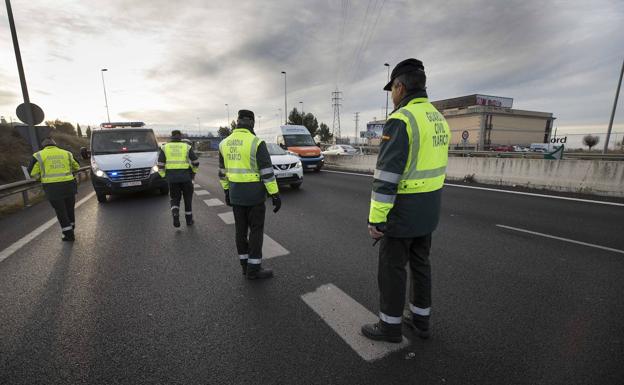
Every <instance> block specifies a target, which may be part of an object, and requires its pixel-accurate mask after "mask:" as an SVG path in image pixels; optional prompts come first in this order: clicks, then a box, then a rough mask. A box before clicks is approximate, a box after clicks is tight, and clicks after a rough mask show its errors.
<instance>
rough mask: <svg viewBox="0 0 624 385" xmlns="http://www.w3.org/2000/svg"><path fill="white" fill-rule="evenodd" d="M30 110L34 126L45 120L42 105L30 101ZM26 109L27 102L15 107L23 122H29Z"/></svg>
mask: <svg viewBox="0 0 624 385" xmlns="http://www.w3.org/2000/svg"><path fill="white" fill-rule="evenodd" d="M30 110H31V111H32V118H33V122H32V124H33V126H36V125H37V124H39V123H41V122H43V118H44V114H43V110H42V109H41V107H39V106H38V105H36V104H34V103H30ZM26 111H27V110H26V103H22V104H20V105H19V106H17V109H15V113H16V114H17V117H18V119H19V120H21V121H22V122H23V123H25V124H28V115H27V114H26Z"/></svg>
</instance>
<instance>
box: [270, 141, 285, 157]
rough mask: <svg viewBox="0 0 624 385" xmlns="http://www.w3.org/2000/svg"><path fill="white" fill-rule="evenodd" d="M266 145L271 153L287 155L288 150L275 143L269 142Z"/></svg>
mask: <svg viewBox="0 0 624 385" xmlns="http://www.w3.org/2000/svg"><path fill="white" fill-rule="evenodd" d="M266 146H267V150H269V155H286V151H284V149H283V148H281V147H280V146H278V145H277V144H275V143H267V144H266Z"/></svg>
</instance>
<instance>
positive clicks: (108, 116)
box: [100, 68, 110, 123]
mask: <svg viewBox="0 0 624 385" xmlns="http://www.w3.org/2000/svg"><path fill="white" fill-rule="evenodd" d="M106 71H108V69H107V68H102V69H101V70H100V73H101V74H102V88H104V103H105V104H106V117H107V118H108V123H110V113H109V112H108V98H107V97H106V84H104V72H106Z"/></svg>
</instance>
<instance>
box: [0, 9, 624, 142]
mask: <svg viewBox="0 0 624 385" xmlns="http://www.w3.org/2000/svg"><path fill="white" fill-rule="evenodd" d="M438 3H443V5H441V4H438ZM12 5H13V13H14V17H15V21H16V25H17V30H18V37H19V39H20V46H21V50H22V57H23V61H24V67H25V70H26V77H27V81H28V87H29V91H30V97H31V101H32V102H34V103H36V104H38V105H39V106H41V107H42V108H43V110H44V111H45V113H46V119H55V118H60V119H62V120H68V121H71V122H74V123H80V124H81V125H87V124H91V125H98V124H99V123H100V122H103V121H105V120H106V110H105V108H104V94H103V90H102V78H101V72H100V69H101V68H108V72H106V73H105V81H106V88H107V92H108V103H109V108H110V112H111V120H115V121H118V120H122V121H123V120H142V121H145V122H147V123H148V124H150V125H154V126H157V127H162V128H174V127H179V128H185V129H187V130H188V129H191V128H192V129H196V128H197V125H198V120H197V118H199V120H200V124H201V127H202V129H208V128H214V127H217V126H219V125H224V124H225V122H226V120H227V110H226V107H225V103H228V104H229V106H230V108H229V110H230V119H233V118H234V116H235V114H236V111H237V110H238V109H240V108H247V109H251V110H253V111H255V112H256V115H260V116H261V118H260V119H259V122H260V125H261V126H264V125H269V124H271V125H277V124H279V117H278V116H277V115H278V113H279V111H278V109H282V114H283V108H284V76H283V75H282V74H281V71H286V72H287V82H288V109H289V110H290V109H292V108H293V107H300V106H301V105H300V104H299V102H300V101H302V102H303V107H304V111H306V112H312V113H314V114H315V115H316V116H317V117H318V118H319V121H322V122H325V123H327V124H328V125H329V126H330V127H331V126H332V120H333V110H332V105H331V93H332V91H334V90H335V89H336V88H338V89H339V90H340V91H342V92H343V94H342V96H343V98H344V100H343V101H342V110H341V120H342V121H341V123H342V132H343V133H345V132H346V133H348V134H350V135H353V134H352V132H353V131H354V125H355V122H354V113H355V112H356V111H357V112H360V117H361V118H360V128H362V127H363V124H364V122H366V121H369V120H372V119H373V118H374V117H377V118H381V117H383V116H384V114H385V111H384V108H385V103H386V94H385V92H383V91H382V88H383V86H384V84H385V82H386V76H387V72H386V67H384V65H383V64H384V63H385V62H388V63H390V64H392V65H394V64H396V63H397V62H399V61H401V60H402V59H405V58H408V57H416V58H418V59H421V60H422V61H423V62H424V64H425V68H426V71H427V75H428V91H429V96H430V98H431V99H433V100H437V99H443V98H450V97H456V96H461V95H467V94H472V93H483V94H489V95H497V96H507V97H512V98H514V107H515V108H519V109H528V110H536V111H545V112H553V113H554V114H555V116H556V117H557V120H556V123H555V125H556V126H558V128H559V130H562V131H565V130H573V129H579V127H580V130H582V131H585V132H587V131H590V130H591V131H606V127H607V124H608V120H609V114H610V112H611V108H612V104H613V98H614V95H615V88H616V85H617V79H618V76H619V71H620V68H621V65H622V61H623V60H624V1H622V0H613V1H609V0H593V1H576V0H574V1H549V0H542V1H533V0H525V1H511V0H510V1H499V2H494V1H487V0H471V1H468V0H467V1H446V2H436V1H428V2H425V1H416V0H411V1H409V0H407V1H399V0H362V1H357V2H356V1H353V0H351V1H345V0H332V1H330V0H324V1H321V0H319V1H314V0H309V1H298V2H295V1H241V0H238V1H231V2H230V1H227V2H226V1H223V2H216V1H215V2H211V1H207V0H201V1H190V0H186V1H170V0H106V1H104V0H90V1H78V0H54V1H52V0H29V1H25V0H13V2H12ZM0 52H2V55H0V115H3V116H5V117H8V116H12V117H13V118H14V119H15V107H16V106H17V105H18V104H19V103H21V102H22V96H21V91H20V87H19V78H18V73H17V67H16V63H15V57H14V54H13V47H12V44H11V38H10V30H9V27H8V19H7V15H6V9H5V8H4V5H2V7H1V10H0ZM623 100H624V97H621V98H620V102H619V106H618V109H619V111H618V114H617V115H616V129H617V130H618V131H624V111H623V109H624V102H623ZM390 104H392V102H390ZM7 120H8V119H7Z"/></svg>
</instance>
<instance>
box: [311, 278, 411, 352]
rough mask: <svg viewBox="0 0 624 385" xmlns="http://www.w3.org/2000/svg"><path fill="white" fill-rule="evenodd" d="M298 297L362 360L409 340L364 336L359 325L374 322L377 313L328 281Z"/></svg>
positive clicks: (397, 346)
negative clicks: (391, 340)
mask: <svg viewBox="0 0 624 385" xmlns="http://www.w3.org/2000/svg"><path fill="white" fill-rule="evenodd" d="M301 299H302V300H303V302H305V303H306V304H307V305H308V306H310V307H311V308H312V310H314V312H315V313H316V314H318V315H319V316H320V317H321V319H323V321H325V322H326V323H327V324H328V325H329V327H331V328H332V329H333V330H334V332H336V334H338V335H339V336H340V338H342V339H343V340H344V341H345V342H346V343H347V344H348V345H349V346H351V349H353V350H355V352H356V353H357V354H358V355H359V356H360V357H362V358H363V359H364V360H366V361H374V360H378V359H380V358H382V357H384V356H386V355H387V354H389V353H392V352H393V351H396V350H400V349H403V348H405V347H406V346H407V345H408V344H409V342H408V341H407V339H406V338H405V337H403V342H401V343H398V344H393V343H389V342H381V341H373V340H369V339H368V338H366V337H364V336H363V335H362V334H361V332H360V328H361V327H362V325H364V324H367V323H375V322H377V321H379V319H378V317H377V316H376V315H375V314H373V313H371V312H370V311H369V310H368V309H366V308H365V307H364V306H362V305H360V304H359V303H358V302H357V301H355V300H354V299H353V298H351V297H349V296H348V295H347V294H345V293H344V292H343V291H342V290H340V289H339V288H337V287H336V286H334V285H333V284H331V283H330V284H328V285H323V286H321V287H319V288H318V289H316V291H313V292H312V293H307V294H304V295H302V296H301Z"/></svg>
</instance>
